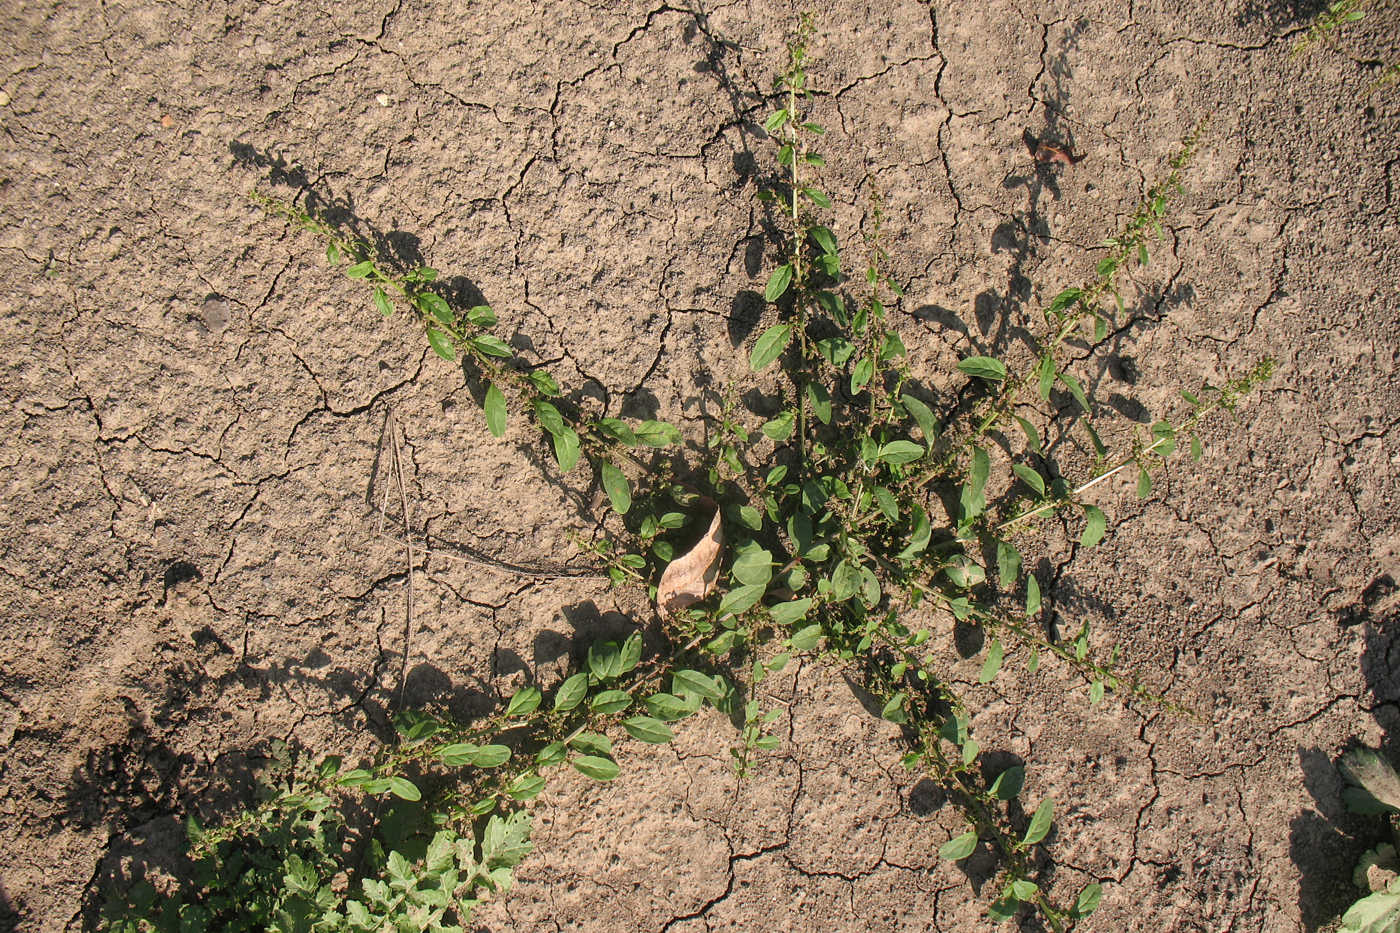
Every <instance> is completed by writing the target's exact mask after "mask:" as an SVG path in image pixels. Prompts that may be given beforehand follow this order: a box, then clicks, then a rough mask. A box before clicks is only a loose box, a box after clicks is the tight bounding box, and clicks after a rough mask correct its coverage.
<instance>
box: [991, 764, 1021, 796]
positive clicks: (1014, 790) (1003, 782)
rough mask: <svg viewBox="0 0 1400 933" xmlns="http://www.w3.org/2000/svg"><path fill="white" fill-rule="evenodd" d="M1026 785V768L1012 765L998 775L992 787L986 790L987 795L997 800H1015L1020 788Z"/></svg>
mask: <svg viewBox="0 0 1400 933" xmlns="http://www.w3.org/2000/svg"><path fill="white" fill-rule="evenodd" d="M1025 784H1026V768H1025V766H1024V765H1012V766H1011V767H1009V768H1007V769H1006V770H1005V771H1003V772H1001V774H998V775H997V777H996V780H995V781H993V782H992V786H991V787H990V788H988V793H990V794H991V795H992V796H993V797H995V798H997V799H998V800H1015V799H1016V795H1017V794H1019V793H1020V792H1021V788H1022V787H1024V786H1025Z"/></svg>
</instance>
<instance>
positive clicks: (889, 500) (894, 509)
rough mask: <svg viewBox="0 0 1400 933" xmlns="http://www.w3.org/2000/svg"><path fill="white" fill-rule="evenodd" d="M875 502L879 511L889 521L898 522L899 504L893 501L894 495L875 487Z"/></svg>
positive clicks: (881, 487) (884, 489)
mask: <svg viewBox="0 0 1400 933" xmlns="http://www.w3.org/2000/svg"><path fill="white" fill-rule="evenodd" d="M874 496H875V502H876V503H877V504H878V505H879V506H880V511H881V512H883V513H884V515H885V517H886V518H888V519H889V520H890V521H892V522H894V521H898V520H899V503H898V502H896V501H895V498H894V493H892V492H890V491H889V490H888V489H886V488H885V487H884V486H876V487H875V490H874Z"/></svg>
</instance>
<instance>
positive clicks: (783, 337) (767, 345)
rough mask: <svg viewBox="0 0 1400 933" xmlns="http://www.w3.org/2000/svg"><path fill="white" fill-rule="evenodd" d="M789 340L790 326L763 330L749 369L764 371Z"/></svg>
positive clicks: (750, 358) (783, 325)
mask: <svg viewBox="0 0 1400 933" xmlns="http://www.w3.org/2000/svg"><path fill="white" fill-rule="evenodd" d="M783 268H785V269H786V268H787V267H786V266H784V267H783ZM791 339H792V325H791V324H776V325H774V326H773V327H770V328H768V329H767V330H765V331H764V332H763V334H762V336H760V337H759V338H758V342H757V343H755V344H754V347H753V354H752V355H751V356H750V357H749V368H750V369H752V370H753V371H754V372H761V371H762V370H764V369H766V368H767V367H768V366H769V365H770V364H771V363H772V362H773V361H774V360H776V359H777V358H778V357H780V356H782V355H783V350H785V349H787V345H788V341H790V340H791Z"/></svg>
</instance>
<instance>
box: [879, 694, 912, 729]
mask: <svg viewBox="0 0 1400 933" xmlns="http://www.w3.org/2000/svg"><path fill="white" fill-rule="evenodd" d="M906 699H908V697H907V696H906V695H905V693H904V691H903V690H900V691H899V692H897V693H896V694H895V695H894V696H892V697H890V698H889V699H888V700H887V701H885V705H884V708H882V709H881V710H880V718H881V719H884V720H888V721H889V722H908V721H909V714H908V713H906V712H905V711H904V701H905V700H906Z"/></svg>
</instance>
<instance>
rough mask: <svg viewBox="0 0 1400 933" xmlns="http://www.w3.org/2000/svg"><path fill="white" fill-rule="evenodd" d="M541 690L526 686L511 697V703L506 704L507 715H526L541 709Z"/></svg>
mask: <svg viewBox="0 0 1400 933" xmlns="http://www.w3.org/2000/svg"><path fill="white" fill-rule="evenodd" d="M541 699H542V697H541V696H540V691H539V690H538V689H536V688H534V687H526V688H524V689H523V690H520V691H519V692H517V693H516V694H515V696H513V697H511V698H510V703H509V704H508V705H507V706H506V715H507V716H526V715H528V714H530V713H533V712H534V711H535V710H537V709H539V706H540V700H541Z"/></svg>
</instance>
